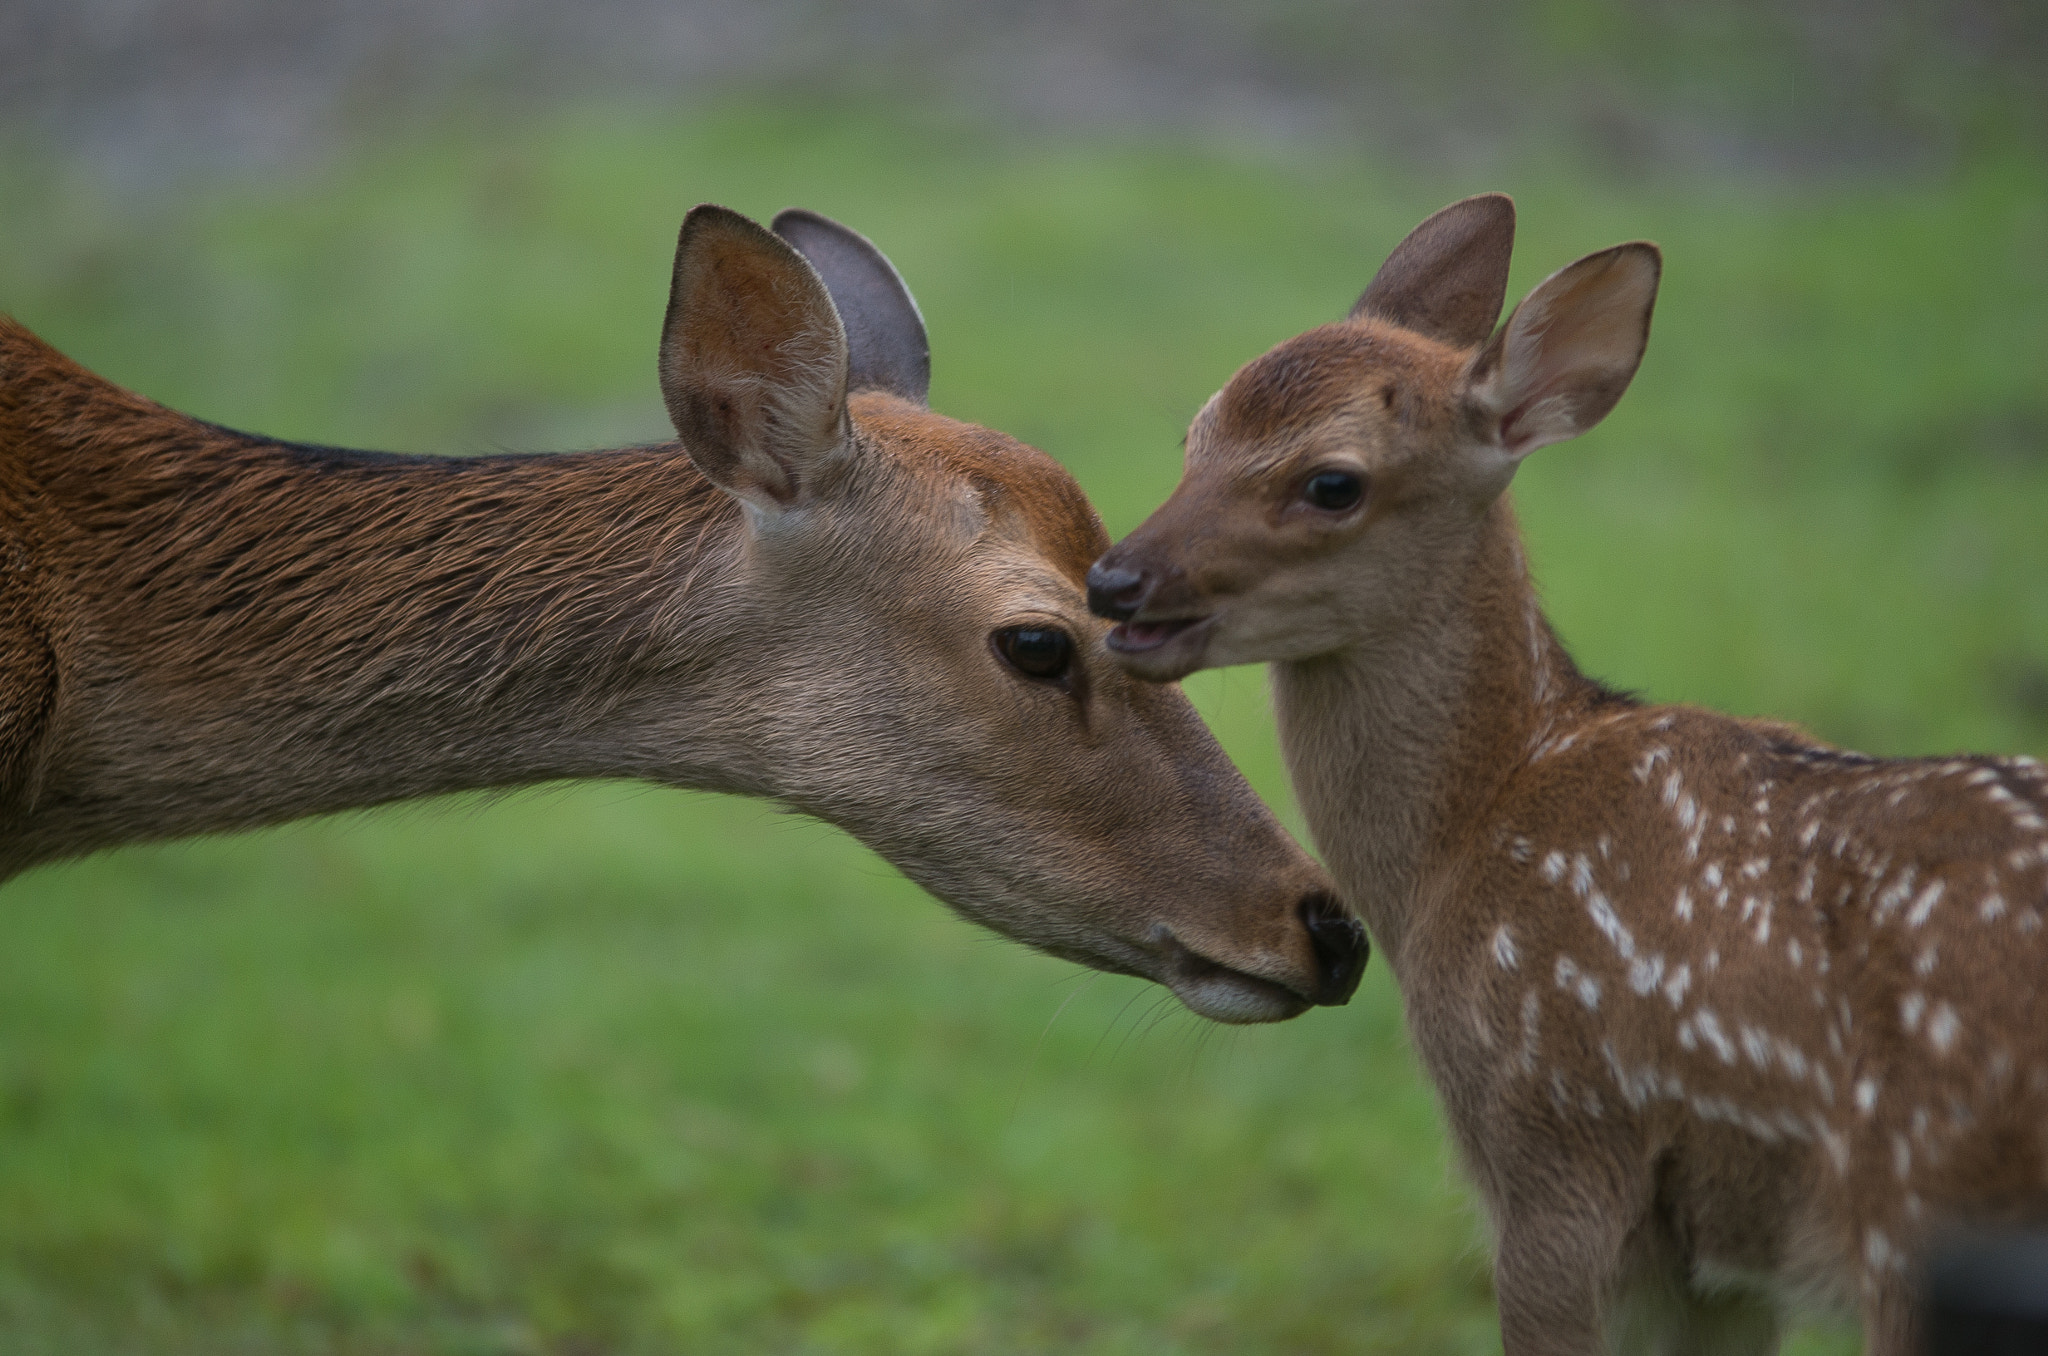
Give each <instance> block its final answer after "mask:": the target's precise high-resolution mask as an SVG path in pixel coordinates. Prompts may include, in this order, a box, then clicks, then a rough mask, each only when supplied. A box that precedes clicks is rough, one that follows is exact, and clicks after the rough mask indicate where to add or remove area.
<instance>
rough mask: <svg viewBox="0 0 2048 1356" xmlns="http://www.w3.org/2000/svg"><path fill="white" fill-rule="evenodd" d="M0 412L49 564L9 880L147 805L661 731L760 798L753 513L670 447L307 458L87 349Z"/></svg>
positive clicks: (571, 768)
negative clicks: (116, 377)
mask: <svg viewBox="0 0 2048 1356" xmlns="http://www.w3.org/2000/svg"><path fill="white" fill-rule="evenodd" d="M24 385H26V383H16V389H17V392H18V391H19V390H20V389H21V388H22V387H23V386H24ZM0 417H5V418H6V419H7V420H10V421H11V422H12V423H13V425H14V436H12V437H10V438H9V439H8V440H7V442H8V445H9V446H10V448H11V449H12V450H11V451H10V454H9V457H8V463H7V464H6V465H5V466H4V467H0V477H4V479H0V510H4V512H0V528H4V529H5V530H6V534H7V535H9V536H13V537H14V538H15V540H16V542H17V547H16V549H17V551H20V550H22V548H23V546H25V548H26V556H27V558H28V559H29V560H32V561H33V562H34V565H33V567H32V569H31V570H30V571H29V573H28V574H27V575H26V577H25V578H24V576H23V575H22V574H21V573H19V572H17V574H16V575H15V577H14V578H13V579H11V580H9V581H8V583H7V587H8V588H9V589H10V590H11V594H10V596H9V597H8V598H6V599H0V602H5V603H6V604H7V606H6V607H5V608H4V609H0V610H4V611H5V612H7V613H8V614H9V616H10V617H11V618H12V619H13V620H14V621H15V623H16V624H17V629H24V628H23V626H22V622H23V618H24V617H26V618H27V619H28V622H27V624H26V627H25V631H26V633H29V634H32V635H33V636H34V637H35V638H36V640H37V641H38V642H39V643H42V644H44V645H46V646H47V647H48V648H49V650H50V651H51V653H52V662H51V664H50V665H49V669H50V671H51V677H50V682H49V684H48V691H47V692H46V693H44V694H42V696H43V698H44V699H45V700H44V706H45V708H46V709H45V711H44V715H43V718H42V719H41V721H40V728H37V729H33V730H29V731H27V732H26V740H25V742H26V743H27V744H28V745H29V746H30V756H29V757H28V758H27V759H25V760H21V761H23V762H24V763H25V766H24V767H22V768H21V769H19V775H17V776H16V777H15V778H14V779H13V781H14V785H12V786H11V787H9V786H0V799H4V800H5V801H8V802H11V804H9V805H8V806H7V807H6V808H7V809H8V811H9V812H8V813H7V814H6V816H5V828H4V831H0V871H7V870H12V869H18V868H19V867H20V866H23V865H26V864H28V863H30V862H33V861H37V860H42V859H45V858H49V857H54V856H64V855H70V854H73V853H78V852H83V851H88V850H90V849H92V848H94V847H97V846H101V845H103V844H107V843H111V842H115V841H124V840H129V839H132V838H134V837H136V836H137V834H136V832H135V826H137V825H147V826H149V827H150V830H151V831H152V836H169V835H172V834H182V833H189V832H199V831H206V830H214V829H224V828H236V827H244V826H252V825H256V824H262V823H272V822H277V821H281V820H284V819H288V818H292V817H295V816H298V815H303V814H310V813H318V812H321V811H325V810H333V809H340V808H345V807H353V806H363V805H371V804H376V803H379V802H383V801H389V800H396V799H400V798H404V797H410V796H418V795H426V794H433V793H437V792H446V791H455V790H463V789H470V788H482V787H498V786H511V785H516V784H521V783H529V782H534V781H540V780H548V779H553V778H561V777H575V776H598V775H602V776H621V775H625V776H631V775H635V774H636V771H638V770H639V769H638V768H637V760H638V759H639V758H640V757H641V756H642V755H638V754H636V752H635V750H636V749H644V748H645V747H647V746H648V745H649V743H650V742H658V743H661V744H663V745H665V746H666V748H665V751H666V752H669V753H670V754H671V755H672V754H673V752H674V749H675V747H676V746H678V745H684V746H687V749H688V750H689V753H690V756H691V757H692V759H693V760H695V761H696V762H697V763H698V766H696V767H695V768H694V769H691V771H693V772H694V775H692V776H688V777H686V778H684V779H685V780H688V781H690V782H692V783H694V784H698V785H706V786H713V787H719V788H726V789H734V790H749V791H754V792H757V793H759V792H761V791H764V790H767V789H768V788H765V787H763V786H760V785H757V784H755V783H756V782H757V781H758V780H759V778H760V776H761V775H762V774H760V773H759V772H754V773H748V772H746V771H744V768H745V767H746V766H747V760H746V759H745V758H744V757H743V753H744V750H745V746H746V743H747V741H746V739H745V738H744V731H743V729H742V728H741V727H740V726H739V725H738V724H737V720H736V716H735V708H736V706H737V707H743V703H735V702H734V701H733V700H732V696H733V694H734V693H735V691H736V690H737V689H738V687H739V685H740V684H741V683H742V682H743V681H744V680H745V678H746V675H747V673H748V672H750V671H758V663H759V655H758V653H753V654H750V652H749V650H748V648H747V646H746V645H745V644H744V643H743V642H744V641H745V639H746V637H745V636H744V635H742V634H741V632H742V631H743V630H745V629H746V628H745V627H744V625H743V619H744V616H745V614H746V613H747V611H748V609H747V608H745V607H744V606H742V605H740V604H738V603H737V602H736V601H735V600H734V599H733V598H732V597H731V596H730V595H731V594H732V593H733V590H731V589H730V588H727V587H724V585H725V584H726V583H727V580H728V577H729V576H730V575H731V573H732V569H733V566H734V564H735V562H736V561H737V560H738V559H739V558H740V552H739V549H738V547H739V542H740V532H739V515H738V513H737V511H736V510H735V509H734V508H733V506H732V505H731V504H730V501H728V500H727V499H726V498H725V497H724V496H723V495H720V494H718V493H717V492H716V491H715V490H713V489H712V488H711V487H710V486H709V485H708V484H707V483H706V482H705V481H704V479H703V478H702V476H701V475H699V474H698V473H697V471H696V470H695V469H694V468H693V467H692V466H691V465H690V463H689V461H688V459H687V458H686V457H684V456H683V455H682V454H681V453H680V451H678V450H676V449H673V448H669V449H659V448H649V449H639V450H628V451H622V452H613V453H589V454H578V455H571V456H551V457H531V458H527V457H490V458H465V459H452V458H435V457H388V456H381V455H378V454H365V453H352V452H340V451H334V450H328V449H309V448H298V447H292V446H289V445H284V444H279V443H274V442H269V441H266V440H262V439H257V438H251V437H246V436H244V435H240V434H234V433H231V432H228V431H226V430H222V429H217V428H214V427H213V426H210V425H206V424H203V423H200V422H199V421H196V420H191V419H187V418H185V417H184V416H181V415H177V414H175V413H173V412H171V411H168V410H165V409H163V408H161V407H159V406H156V405H154V404H152V403H150V402H148V401H145V400H142V399H140V398H139V397H135V396H132V395H130V394H128V393H127V392H124V391H120V390H119V389H118V388H115V387H113V386H111V385H110V384H107V383H104V382H100V381H99V380H98V379H96V378H93V377H91V376H90V374H87V373H84V371H83V369H77V368H71V367H69V365H68V364H60V365H54V366H53V367H52V368H51V369H50V370H49V371H48V372H47V373H46V374H45V375H44V377H43V383H42V389H40V390H38V391H37V392H35V393H34V394H33V395H32V396H31V397H30V398H27V399H18V400H17V401H16V402H15V403H14V404H13V405H12V407H11V408H9V409H7V410H0ZM10 501H11V502H10ZM757 639H758V638H757ZM750 663H751V664H752V665H753V668H751V669H750ZM58 668H61V670H62V672H63V681H62V683H61V684H59V683H57V682H56V681H55V676H54V674H55V670H56V669H58ZM657 691H658V694H659V700H658V701H656V700H654V697H655V695H656V693H657ZM33 695H34V694H31V696H32V697H33ZM15 733H17V734H19V733H21V732H15ZM662 770H663V772H664V773H665V774H666V779H668V780H676V779H677V778H676V776H675V773H676V765H675V764H674V762H673V761H670V762H668V763H666V764H664V767H663V769H662Z"/></svg>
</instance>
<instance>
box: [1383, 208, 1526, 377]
mask: <svg viewBox="0 0 2048 1356" xmlns="http://www.w3.org/2000/svg"><path fill="white" fill-rule="evenodd" d="M1514 250H1515V200H1514V199H1513V198H1510V197H1509V196H1508V195H1507V194H1505V193H1481V194H1479V195H1478V196H1477V197H1472V198H1465V199H1462V200H1461V201H1458V202H1454V203H1452V204H1451V205H1450V206H1449V207H1446V208H1444V209H1443V210H1442V211H1441V212H1438V213H1437V214H1436V215H1435V216H1433V217H1431V218H1430V219H1429V220H1427V221H1425V222H1423V223H1422V224H1421V225H1420V226H1417V227H1416V228H1415V229H1414V230H1412V231H1410V232H1409V233H1408V238H1407V239H1406V240H1403V241H1402V242H1401V243H1400V244H1398V245H1396V246H1395V247H1394V252H1393V253H1392V254H1390V255H1388V256H1387V262H1385V263H1384V264H1381V265H1380V271H1379V272H1378V273H1376V274H1374V275H1373V279H1372V282H1371V283H1369V284H1368V285H1367V286H1366V289H1365V292H1364V293H1363V294H1362V295H1361V296H1360V297H1359V298H1358V302H1357V304H1356V305H1354V306H1353V307H1352V308H1351V314H1352V317H1353V318H1354V319H1355V318H1357V317H1359V316H1366V315H1370V316H1376V317H1378V318H1379V319H1381V320H1387V321H1392V322H1393V323H1394V324H1396V325H1400V326H1402V327H1403V328H1405V329H1411V330H1414V331H1415V332H1417V333H1418V334H1426V335H1428V336H1429V337H1430V338H1432V339H1441V340H1443V341H1444V342H1445V343H1447V344H1455V345H1456V346H1458V347H1459V348H1471V347H1472V346H1473V345H1475V344H1482V343H1484V342H1486V336H1488V335H1489V334H1492V333H1493V326H1494V322H1495V321H1497V320H1499V319H1500V305H1501V302H1502V301H1503V300H1504V299H1505V298H1506V297H1507V294H1508V258H1509V256H1511V255H1512V254H1513V253H1514Z"/></svg>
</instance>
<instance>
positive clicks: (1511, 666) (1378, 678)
mask: <svg viewBox="0 0 2048 1356" xmlns="http://www.w3.org/2000/svg"><path fill="white" fill-rule="evenodd" d="M1273 688H1274V708H1275V712H1276V716H1277V718H1278V723H1279V729H1280V739H1281V743H1282V746H1283V748H1284V751H1285V753H1286V756H1287V762H1288V768H1289V771H1290V773H1291V774H1292V776H1293V779H1294V782H1295V785H1296V787H1297V788H1298V790H1299V799H1300V801H1301V804H1302V805H1303V807H1304V810H1305V812H1306V814H1307V816H1308V819H1309V828H1310V831H1311V832H1312V833H1313V834H1314V836H1315V840H1316V844H1317V846H1318V847H1319V848H1320V849H1321V850H1322V852H1323V854H1324V856H1325V858H1326V859H1327V860H1328V861H1329V863H1330V865H1331V867H1332V868H1333V870H1334V871H1335V872H1336V874H1337V877H1338V879H1339V881H1340V882H1342V884H1343V885H1344V887H1345V890H1346V893H1347V895H1348V896H1349V898H1350V899H1351V902H1352V904H1353V905H1354V907H1356V908H1357V909H1358V911H1359V913H1360V914H1361V916H1362V917H1363V918H1364V919H1365V921H1366V924H1367V926H1368V927H1370V928H1371V929H1372V933H1373V937H1374V939H1375V941H1376V942H1377V943H1378V944H1379V946H1380V949H1381V954H1382V955H1383V956H1385V957H1386V959H1387V962H1388V964H1389V965H1391V966H1393V967H1394V968H1395V970H1396V971H1397V972H1398V970H1399V967H1400V963H1401V954H1402V947H1403V942H1404V939H1405V938H1406V937H1407V935H1408V934H1409V933H1410V931H1411V930H1412V928H1413V927H1414V925H1415V922H1416V914H1417V912H1418V910H1420V909H1422V908H1425V907H1426V906H1427V903H1426V902H1427V899H1428V895H1429V892H1428V889H1427V875H1428V869H1429V867H1430V865H1431V863H1432V862H1433V861H1435V860H1437V859H1439V858H1441V857H1443V856H1444V855H1445V854H1447V853H1450V852H1454V851H1455V849H1456V846H1457V844H1458V843H1460V842H1461V841H1462V839H1463V837H1464V836H1465V835H1466V834H1467V833H1468V832H1469V825H1471V824H1473V823H1476V822H1478V819H1479V811H1480V810H1482V809H1483V808H1484V807H1485V806H1486V805H1487V804H1488V803H1489V802H1490V801H1491V800H1492V799H1493V798H1494V797H1495V796H1496V795H1497V794H1498V793H1499V791H1500V789H1501V786H1502V784H1503V783H1504V782H1505V781H1506V779H1507V778H1508V776H1509V775H1510V774H1511V773H1512V772H1513V771H1514V768H1515V767H1516V766H1517V765H1518V764H1519V763H1520V762H1521V761H1522V759H1523V758H1524V757H1525V756H1526V754H1527V752H1528V751H1529V749H1530V748H1531V747H1532V746H1533V745H1534V744H1535V743H1537V742H1538V741H1540V740H1542V739H1544V738H1546V737H1549V736H1550V735H1552V734H1553V733H1555V732H1556V731H1557V729H1558V727H1559V724H1560V722H1562V721H1563V720H1564V719H1565V718H1566V712H1567V711H1568V710H1569V709H1571V708H1572V707H1573V706H1575V705H1578V704H1581V703H1583V702H1584V700H1585V699H1586V697H1587V695H1588V694H1589V693H1592V692H1594V691H1596V689H1595V688H1594V685H1593V684H1591V683H1589V682H1588V681H1587V680H1586V679H1584V678H1583V677H1581V676H1580V675H1579V673H1578V671H1577V669H1576V668H1575V667H1574V666H1573V665H1572V662H1571V659H1570V657H1569V656H1568V655H1566V653H1565V652H1564V648H1563V646H1562V645H1561V644H1560V643H1559V642H1558V640H1557V638H1556V636H1555V635H1554V634H1553V633H1552V632H1551V630H1550V626H1549V624H1548V622H1546V621H1545V620H1544V618H1543V614H1542V611H1541V609H1540V608H1539V607H1538V605H1537V602H1536V593H1535V589H1534V586H1533V585H1532V584H1531V582H1530V580H1529V572H1528V567H1527V564H1526V562H1525V559H1524V557H1523V553H1522V544H1521V535H1520V532H1519V530H1518V529H1517V528H1516V526H1515V519H1514V514H1513V511H1512V510H1511V509H1510V508H1509V507H1508V503H1507V500H1506V498H1505V497H1502V498H1501V499H1500V500H1498V501H1496V502H1495V503H1494V504H1493V506H1492V507H1491V508H1489V509H1488V510H1487V512H1486V515H1485V517H1484V519H1483V520H1482V521H1481V522H1480V524H1479V525H1478V530H1477V532H1476V533H1475V534H1474V535H1473V537H1472V538H1471V540H1470V542H1469V544H1468V548H1467V550H1466V551H1465V553H1464V554H1463V555H1462V556H1461V557H1458V558H1454V559H1448V560H1446V561H1445V562H1444V566H1443V568H1442V569H1440V570H1437V571H1435V572H1434V574H1433V575H1432V576H1431V583H1430V585H1429V586H1428V587H1426V588H1424V589H1422V590H1420V591H1418V593H1417V595H1416V597H1415V600H1414V606H1413V607H1412V608H1411V609H1410V610H1409V612H1408V613H1407V615H1406V617H1405V618H1404V620H1403V622H1402V623H1401V625H1399V626H1398V627H1396V628H1394V629H1391V630H1389V631H1388V632H1387V633H1385V634H1383V635H1379V636H1375V637H1372V638H1370V639H1367V640H1361V641H1358V642H1356V643H1354V644H1352V645H1350V646H1348V647H1346V648H1344V649H1341V650H1337V651H1334V652H1332V653H1330V654H1325V655H1319V656H1316V657H1315V658H1312V659H1306V660H1296V661H1290V662H1285V663H1278V664H1275V665H1273Z"/></svg>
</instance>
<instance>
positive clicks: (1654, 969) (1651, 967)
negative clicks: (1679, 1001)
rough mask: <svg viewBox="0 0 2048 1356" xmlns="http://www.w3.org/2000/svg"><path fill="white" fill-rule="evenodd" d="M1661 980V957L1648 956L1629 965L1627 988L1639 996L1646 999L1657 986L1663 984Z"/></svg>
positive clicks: (1662, 961)
mask: <svg viewBox="0 0 2048 1356" xmlns="http://www.w3.org/2000/svg"><path fill="white" fill-rule="evenodd" d="M1663 979H1664V958H1663V957H1662V956H1648V957H1644V958H1642V959H1638V960H1634V961H1631V962H1630V963H1629V967H1628V986H1629V988H1631V989H1633V990H1635V992H1636V993H1638V994H1640V995H1643V996H1645V997H1647V996H1648V995H1649V993H1650V992H1651V991H1652V990H1653V989H1655V988H1656V987H1657V985H1658V984H1660V983H1661V982H1663Z"/></svg>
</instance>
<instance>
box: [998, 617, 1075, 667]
mask: <svg viewBox="0 0 2048 1356" xmlns="http://www.w3.org/2000/svg"><path fill="white" fill-rule="evenodd" d="M989 640H990V642H991V643H993V644H994V645H995V647H996V653H997V654H999V655H1001V656H1002V657H1003V662H1004V663H1006V664H1008V665H1009V666H1010V667H1011V668H1013V669H1015V670H1017V672H1019V673H1021V674H1023V675H1024V676H1025V677H1026V678H1043V679H1047V680H1052V679H1057V678H1064V677H1066V674H1067V670H1068V669H1069V668H1070V667H1072V665H1073V662H1074V641H1073V638H1072V637H1070V636H1069V635H1068V634H1067V633H1066V632H1065V631H1062V630H1060V629H1059V628H1058V627H1053V626H1008V627H1004V628H1003V629H1002V630H1000V631H998V632H996V633H995V634H994V635H993V636H990V637H989Z"/></svg>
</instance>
